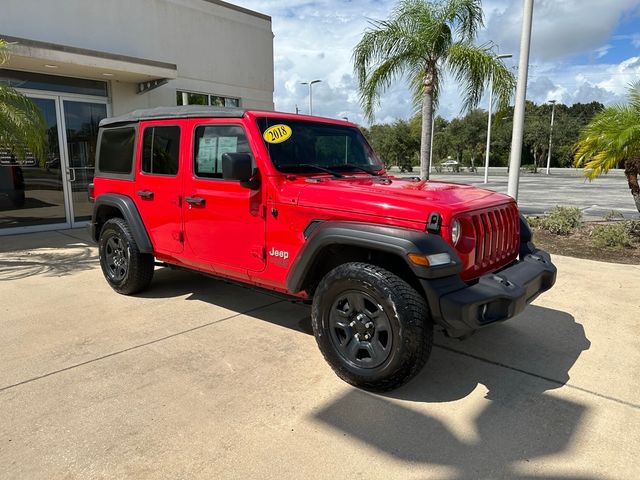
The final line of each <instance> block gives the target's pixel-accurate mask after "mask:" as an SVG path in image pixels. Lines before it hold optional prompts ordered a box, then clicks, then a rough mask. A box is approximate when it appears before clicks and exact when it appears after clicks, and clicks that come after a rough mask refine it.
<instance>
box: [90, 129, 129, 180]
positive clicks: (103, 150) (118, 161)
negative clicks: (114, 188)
mask: <svg viewBox="0 0 640 480" xmlns="http://www.w3.org/2000/svg"><path fill="white" fill-rule="evenodd" d="M135 138H136V130H135V128H133V127H123V128H106V129H104V130H102V134H101V135H100V145H99V146H98V171H99V172H101V173H112V174H116V175H129V174H131V172H132V171H133V168H132V166H133V151H134V145H135Z"/></svg>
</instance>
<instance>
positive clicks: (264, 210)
mask: <svg viewBox="0 0 640 480" xmlns="http://www.w3.org/2000/svg"><path fill="white" fill-rule="evenodd" d="M261 214H262V218H267V206H266V205H262V211H261Z"/></svg>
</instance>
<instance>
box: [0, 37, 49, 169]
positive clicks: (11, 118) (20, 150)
mask: <svg viewBox="0 0 640 480" xmlns="http://www.w3.org/2000/svg"><path fill="white" fill-rule="evenodd" d="M7 59H8V50H7V42H6V41H4V40H2V39H0V64H2V63H4V62H5V61H6V60H7ZM45 129H46V126H45V121H44V118H43V117H42V113H41V111H40V109H39V108H38V106H37V105H36V104H34V103H33V102H32V101H31V100H29V99H28V98H27V97H26V96H24V95H23V94H21V93H20V92H18V91H16V90H15V89H13V88H11V87H10V86H9V85H7V84H6V83H3V82H0V145H2V146H3V147H5V148H10V149H11V150H12V152H13V154H14V155H15V156H16V157H17V158H19V159H24V158H25V156H26V155H27V154H29V153H32V154H34V155H35V156H36V157H38V158H43V156H44V145H45Z"/></svg>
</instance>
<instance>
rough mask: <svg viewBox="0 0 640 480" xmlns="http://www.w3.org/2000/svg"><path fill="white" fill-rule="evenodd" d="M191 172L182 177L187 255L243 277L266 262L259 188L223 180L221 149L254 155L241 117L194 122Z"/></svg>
mask: <svg viewBox="0 0 640 480" xmlns="http://www.w3.org/2000/svg"><path fill="white" fill-rule="evenodd" d="M191 125H192V130H191V138H192V142H193V143H192V145H193V147H192V154H191V161H190V162H189V164H190V167H189V168H190V170H191V171H190V172H189V173H188V174H187V175H185V178H184V190H183V192H184V200H185V201H184V207H183V212H184V225H185V227H184V229H185V241H186V244H187V245H188V248H189V252H188V253H187V252H185V256H191V259H192V260H193V261H194V262H195V263H198V264H205V265H207V266H208V267H213V269H214V270H215V271H217V272H221V273H227V274H231V275H239V276H246V275H247V273H248V271H261V270H263V269H264V266H265V251H264V248H265V221H264V217H263V187H259V188H257V189H251V188H248V187H247V186H243V185H241V184H240V182H238V181H235V180H224V179H223V178H222V161H221V160H222V155H223V154H224V153H227V152H228V153H234V152H238V153H249V154H252V155H253V153H252V151H251V148H250V144H249V140H248V137H247V133H246V131H245V129H244V127H243V125H242V122H241V121H234V120H231V119H207V120H195V121H192V124H191Z"/></svg>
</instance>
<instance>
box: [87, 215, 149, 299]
mask: <svg viewBox="0 0 640 480" xmlns="http://www.w3.org/2000/svg"><path fill="white" fill-rule="evenodd" d="M99 253H100V266H101V267H102V273H103V274H104V277H105V278H106V279H107V282H108V283H109V285H111V288H113V289H114V290H115V291H116V292H118V293H122V294H123V295H132V294H134V293H138V292H141V291H143V290H145V289H146V288H147V287H148V286H149V284H150V283H151V279H152V278H153V269H154V260H153V255H151V254H148V253H141V252H140V250H139V249H138V244H137V243H136V241H135V239H134V238H133V235H132V234H131V230H130V229H129V225H127V222H126V221H124V220H123V219H122V218H112V219H110V220H107V221H106V222H105V224H104V226H103V227H102V230H101V231H100V241H99Z"/></svg>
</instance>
